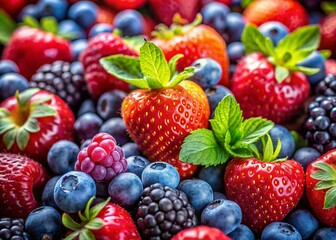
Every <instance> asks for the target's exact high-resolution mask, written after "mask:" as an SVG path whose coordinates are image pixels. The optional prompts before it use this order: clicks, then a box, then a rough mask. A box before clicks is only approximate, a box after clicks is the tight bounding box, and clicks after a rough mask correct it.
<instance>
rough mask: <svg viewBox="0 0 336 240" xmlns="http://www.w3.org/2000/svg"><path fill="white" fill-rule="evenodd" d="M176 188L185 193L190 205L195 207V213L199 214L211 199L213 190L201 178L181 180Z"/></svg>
mask: <svg viewBox="0 0 336 240" xmlns="http://www.w3.org/2000/svg"><path fill="white" fill-rule="evenodd" d="M177 189H178V190H180V191H182V192H184V193H185V194H186V195H187V197H188V200H189V202H190V205H191V206H192V207H193V208H194V209H195V212H196V214H197V215H201V213H202V211H203V209H204V208H205V207H206V206H207V205H208V204H210V203H211V202H212V201H213V190H212V188H211V186H210V185H209V184H208V183H207V182H205V181H203V180H199V179H193V180H191V179H186V180H183V181H181V182H180V184H179V185H178V188H177Z"/></svg>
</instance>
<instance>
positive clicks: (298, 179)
mask: <svg viewBox="0 0 336 240" xmlns="http://www.w3.org/2000/svg"><path fill="white" fill-rule="evenodd" d="M304 181H305V177H304V171H303V169H302V167H301V165H300V164H299V163H298V162H296V161H294V160H285V161H282V162H262V161H260V160H257V159H254V158H250V159H238V158H235V159H233V160H231V161H230V162H229V164H228V166H227V167H226V170H225V175H224V182H225V193H226V195H227V197H228V199H230V200H232V201H235V202H237V203H238V205H239V206H240V207H241V209H242V212H243V223H244V224H245V225H247V226H248V227H250V228H251V229H252V230H253V232H255V233H260V232H261V231H262V229H263V228H264V227H265V226H266V225H268V224H269V223H271V222H275V221H282V220H283V219H284V218H285V216H286V215H287V214H288V213H289V212H290V211H291V210H292V209H293V208H294V207H295V206H296V205H297V204H298V202H299V200H300V198H301V196H302V194H303V191H304ZM274 204H275V205H274ZM251 209H253V210H251Z"/></svg>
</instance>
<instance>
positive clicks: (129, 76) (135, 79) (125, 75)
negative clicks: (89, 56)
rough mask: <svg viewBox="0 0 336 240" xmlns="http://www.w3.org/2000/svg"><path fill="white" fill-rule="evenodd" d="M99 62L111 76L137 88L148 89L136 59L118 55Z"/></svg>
mask: <svg viewBox="0 0 336 240" xmlns="http://www.w3.org/2000/svg"><path fill="white" fill-rule="evenodd" d="M99 62H100V64H101V65H102V66H103V68H104V69H105V70H106V71H107V72H108V73H110V74H112V75H113V76H115V77H117V78H119V79H121V80H123V81H125V82H127V83H129V84H132V85H134V86H136V87H138V88H143V89H146V88H149V86H148V83H147V81H146V80H145V79H144V78H143V75H142V73H141V69H140V62H139V59H138V58H136V57H131V56H125V55H119V54H118V55H112V56H109V57H105V58H102V59H100V61H99Z"/></svg>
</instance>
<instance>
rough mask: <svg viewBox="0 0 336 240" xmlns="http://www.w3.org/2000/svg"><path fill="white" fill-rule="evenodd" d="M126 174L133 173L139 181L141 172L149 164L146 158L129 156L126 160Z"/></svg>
mask: <svg viewBox="0 0 336 240" xmlns="http://www.w3.org/2000/svg"><path fill="white" fill-rule="evenodd" d="M126 161H127V172H130V173H134V174H135V175H137V176H138V177H139V178H140V179H141V175H142V172H143V170H144V169H145V168H146V167H147V166H148V165H149V164H150V161H148V160H147V159H146V158H144V157H142V156H136V155H135V156H130V157H128V158H126Z"/></svg>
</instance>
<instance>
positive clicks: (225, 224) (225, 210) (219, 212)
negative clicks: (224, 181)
mask: <svg viewBox="0 0 336 240" xmlns="http://www.w3.org/2000/svg"><path fill="white" fill-rule="evenodd" d="M241 221H242V211H241V209H240V207H239V206H238V204H237V203H235V202H233V201H230V200H225V199H218V200H215V201H213V202H212V203H210V204H209V205H208V206H207V207H206V208H204V210H203V212H202V215H201V224H204V225H207V226H209V227H215V228H218V229H219V230H221V231H222V232H224V233H225V234H229V233H231V232H232V231H234V230H235V229H236V228H237V227H238V226H239V225H240V223H241Z"/></svg>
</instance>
